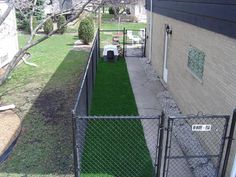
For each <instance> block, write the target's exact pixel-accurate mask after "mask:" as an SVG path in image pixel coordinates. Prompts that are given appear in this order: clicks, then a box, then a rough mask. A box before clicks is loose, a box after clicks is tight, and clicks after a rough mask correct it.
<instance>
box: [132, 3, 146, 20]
mask: <svg viewBox="0 0 236 177" xmlns="http://www.w3.org/2000/svg"><path fill="white" fill-rule="evenodd" d="M129 8H130V13H131V15H134V16H135V17H137V19H138V21H139V22H146V21H147V15H146V8H145V0H137V1H136V3H135V4H131V5H129Z"/></svg>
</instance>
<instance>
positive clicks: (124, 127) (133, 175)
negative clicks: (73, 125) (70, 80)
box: [77, 116, 160, 177]
mask: <svg viewBox="0 0 236 177" xmlns="http://www.w3.org/2000/svg"><path fill="white" fill-rule="evenodd" d="M77 122H78V125H80V126H79V127H78V132H77V133H78V134H79V135H80V140H79V142H78V144H77V149H78V151H79V164H78V171H79V174H80V176H83V175H86V176H91V177H97V176H109V177H110V176H114V177H117V176H122V177H152V176H154V173H155V166H154V161H155V157H156V153H157V146H158V141H157V140H158V138H157V137H158V133H159V123H160V116H141V117H139V116H119V117H117V116H109V117H108V116H104V117H96V116H95V117H78V118H77ZM81 137H83V138H81ZM84 137H85V139H84Z"/></svg>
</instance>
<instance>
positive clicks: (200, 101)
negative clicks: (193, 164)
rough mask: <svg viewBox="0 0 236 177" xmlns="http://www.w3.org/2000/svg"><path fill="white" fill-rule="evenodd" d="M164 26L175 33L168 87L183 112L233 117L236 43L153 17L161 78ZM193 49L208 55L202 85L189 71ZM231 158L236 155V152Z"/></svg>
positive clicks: (155, 55)
mask: <svg viewBox="0 0 236 177" xmlns="http://www.w3.org/2000/svg"><path fill="white" fill-rule="evenodd" d="M165 24H168V25H170V26H171V28H172V30H173V34H172V36H171V37H170V38H169V48H168V64H167V65H168V82H167V87H168V89H169V91H170V92H171V93H172V95H173V97H174V98H175V100H176V102H177V103H178V105H179V107H180V109H181V111H182V112H183V113H184V114H196V113H197V112H199V111H201V112H203V113H206V114H232V111H233V109H234V108H236V39H233V38H229V37H226V36H224V35H221V34H217V33H215V32H211V31H208V30H205V29H202V28H199V27H196V26H193V25H191V24H187V23H184V22H181V21H177V20H174V19H172V18H168V17H165V16H161V15H158V14H153V34H152V57H151V58H152V64H153V66H154V67H155V68H156V71H157V72H158V74H159V75H160V76H161V77H162V72H163V55H164V34H165V32H164V26H165ZM190 46H194V47H196V48H198V49H199V50H201V51H203V52H204V53H205V55H206V57H205V65H204V74H203V79H202V82H200V81H199V80H198V79H196V78H195V77H194V76H193V74H192V73H191V72H190V71H189V69H188V67H187V61H188V50H189V47H190ZM148 50H149V49H147V51H148ZM233 147H236V145H235V144H234V145H233ZM232 154H235V149H234V152H232ZM232 156H233V155H232ZM227 176H229V174H228V175H227Z"/></svg>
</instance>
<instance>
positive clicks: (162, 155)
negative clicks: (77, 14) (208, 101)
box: [72, 31, 236, 177]
mask: <svg viewBox="0 0 236 177" xmlns="http://www.w3.org/2000/svg"><path fill="white" fill-rule="evenodd" d="M99 34H100V33H99V31H98V33H97V34H96V36H95V39H94V42H93V45H92V49H91V52H90V55H89V59H88V62H87V65H86V67H85V70H84V72H83V77H82V79H81V82H80V88H79V93H78V97H77V101H76V104H75V107H74V109H73V115H72V117H73V118H72V127H73V140H74V141H73V142H74V146H73V147H74V167H75V176H76V177H81V176H82V177H154V176H155V177H173V176H174V177H183V176H184V177H192V176H193V177H218V176H224V175H225V171H226V167H227V162H228V158H229V152H230V150H231V145H232V140H233V134H234V128H235V121H236V111H235V114H234V118H233V119H232V120H233V121H229V120H230V116H199V115H197V116H172V117H165V115H164V114H162V115H156V116H103V117H101V116H89V111H90V105H91V100H92V93H93V87H94V84H95V78H96V71H97V62H98V59H99V58H100V54H99V53H100V40H99V39H100V35H99ZM229 122H231V128H230V133H229V137H228V138H227V135H228V133H227V128H228V127H229ZM226 138H227V142H226ZM226 144H227V147H226V146H225V145H226ZM224 160H225V162H224V164H223V163H222V162H223V161H224Z"/></svg>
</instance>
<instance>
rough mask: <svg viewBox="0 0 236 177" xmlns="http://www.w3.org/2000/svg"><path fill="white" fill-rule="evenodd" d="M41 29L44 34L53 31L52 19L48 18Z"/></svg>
mask: <svg viewBox="0 0 236 177" xmlns="http://www.w3.org/2000/svg"><path fill="white" fill-rule="evenodd" d="M43 31H44V33H46V34H49V33H50V32H51V31H53V21H52V19H51V18H50V19H48V20H47V21H46V22H45V23H44V26H43Z"/></svg>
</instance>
